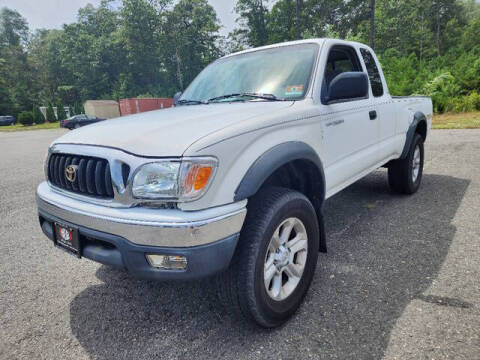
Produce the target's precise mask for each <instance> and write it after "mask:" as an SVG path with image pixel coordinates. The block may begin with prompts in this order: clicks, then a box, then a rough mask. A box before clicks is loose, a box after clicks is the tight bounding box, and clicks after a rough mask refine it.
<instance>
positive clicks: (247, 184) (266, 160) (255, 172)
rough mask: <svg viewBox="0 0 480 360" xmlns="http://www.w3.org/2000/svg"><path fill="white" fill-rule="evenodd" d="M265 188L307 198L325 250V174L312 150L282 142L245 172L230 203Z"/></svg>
mask: <svg viewBox="0 0 480 360" xmlns="http://www.w3.org/2000/svg"><path fill="white" fill-rule="evenodd" d="M269 185H271V186H282V187H286V188H290V189H292V190H296V191H299V192H301V193H303V194H304V195H305V196H307V197H308V198H309V200H310V201H311V202H312V204H313V206H314V208H315V211H316V213H317V218H318V223H319V226H320V251H323V252H324V251H326V236H325V229H324V224H323V203H324V200H325V192H326V188H325V173H324V169H323V164H322V161H321V160H320V158H319V156H318V155H317V153H316V152H315V150H314V149H313V148H312V147H310V146H309V145H307V144H306V143H304V142H298V141H289V142H285V143H282V144H279V145H276V146H274V147H273V148H271V149H269V150H267V151H266V152H264V153H263V154H262V155H260V156H259V157H258V158H257V160H256V161H255V162H254V163H253V164H252V165H251V166H250V168H249V169H248V170H247V172H246V173H245V175H244V177H243V178H242V180H241V182H240V184H239V185H238V187H237V189H236V191H235V196H234V200H235V201H240V200H244V199H248V198H250V197H252V196H254V195H255V194H256V193H257V192H258V191H259V190H260V189H261V188H262V187H265V186H269Z"/></svg>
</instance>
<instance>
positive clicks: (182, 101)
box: [177, 99, 207, 105]
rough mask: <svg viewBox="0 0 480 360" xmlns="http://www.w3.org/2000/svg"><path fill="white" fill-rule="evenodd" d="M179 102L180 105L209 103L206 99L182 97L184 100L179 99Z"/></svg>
mask: <svg viewBox="0 0 480 360" xmlns="http://www.w3.org/2000/svg"><path fill="white" fill-rule="evenodd" d="M177 104H179V105H187V104H192V105H194V104H207V103H206V102H205V101H201V100H191V99H182V100H178V102H177Z"/></svg>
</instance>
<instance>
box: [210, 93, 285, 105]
mask: <svg viewBox="0 0 480 360" xmlns="http://www.w3.org/2000/svg"><path fill="white" fill-rule="evenodd" d="M235 97H252V98H256V99H265V100H270V101H283V99H280V98H278V97H276V96H275V95H273V94H262V93H251V92H243V93H233V94H226V95H221V96H216V97H213V98H211V99H208V101H207V103H209V102H212V101H216V100H223V99H229V98H235Z"/></svg>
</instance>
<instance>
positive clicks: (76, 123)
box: [60, 114, 107, 130]
mask: <svg viewBox="0 0 480 360" xmlns="http://www.w3.org/2000/svg"><path fill="white" fill-rule="evenodd" d="M103 120H107V119H105V118H99V117H96V116H90V115H84V114H81V115H74V116H72V117H69V118H68V119H66V120H62V121H60V127H64V128H67V129H70V130H73V129H78V128H79V127H81V126H85V125H90V124H93V123H96V122H99V121H103Z"/></svg>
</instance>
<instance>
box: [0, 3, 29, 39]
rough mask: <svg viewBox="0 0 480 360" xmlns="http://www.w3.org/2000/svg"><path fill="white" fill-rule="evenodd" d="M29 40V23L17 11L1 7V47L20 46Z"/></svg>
mask: <svg viewBox="0 0 480 360" xmlns="http://www.w3.org/2000/svg"><path fill="white" fill-rule="evenodd" d="M27 40H28V25H27V21H26V20H25V18H24V17H22V16H21V15H20V14H19V13H18V12H17V11H15V10H10V9H8V8H6V7H3V8H1V9H0V47H2V46H19V45H22V44H25V43H26V42H27Z"/></svg>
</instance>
